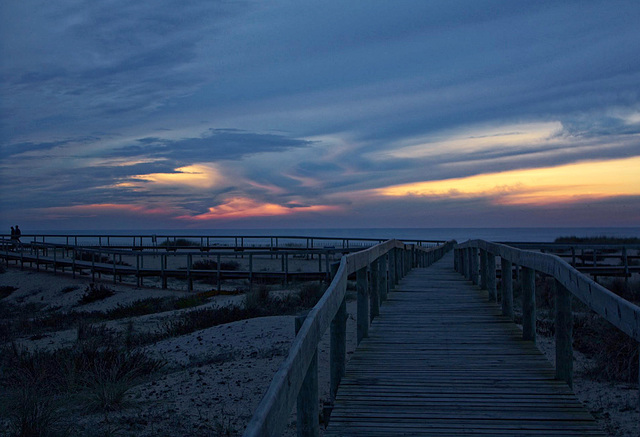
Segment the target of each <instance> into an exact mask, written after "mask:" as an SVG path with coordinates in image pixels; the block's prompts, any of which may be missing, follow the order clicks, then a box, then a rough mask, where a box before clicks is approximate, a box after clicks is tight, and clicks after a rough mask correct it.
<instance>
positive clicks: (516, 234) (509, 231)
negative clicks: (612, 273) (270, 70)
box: [25, 227, 640, 242]
mask: <svg viewBox="0 0 640 437" xmlns="http://www.w3.org/2000/svg"><path fill="white" fill-rule="evenodd" d="M33 234H47V235H104V236H106V235H129V236H133V235H146V236H149V235H158V236H163V237H164V236H190V237H202V236H220V237H224V236H256V237H259V236H265V237H268V236H273V237H286V236H289V237H329V238H335V239H343V238H373V239H381V240H387V239H390V238H396V239H399V240H407V241H415V240H426V241H445V240H456V241H458V242H463V241H466V240H470V239H483V240H488V241H499V242H553V241H554V240H555V239H556V238H557V237H563V236H577V237H596V236H602V235H607V236H612V237H640V227H632V228H604V227H603V228H344V229H338V228H336V229H303V228H300V229H147V230H104V229H102V230H82V231H34V232H33ZM25 237H28V235H25ZM28 239H30V238H28Z"/></svg>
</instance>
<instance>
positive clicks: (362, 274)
mask: <svg viewBox="0 0 640 437" xmlns="http://www.w3.org/2000/svg"><path fill="white" fill-rule="evenodd" d="M367 282H368V281H367V268H366V267H363V268H361V269H360V270H358V271H357V272H356V289H357V291H358V302H357V306H358V308H357V331H358V332H357V344H360V341H361V340H362V339H363V338H365V337H368V336H369V296H367V292H368V290H369V286H368V284H367Z"/></svg>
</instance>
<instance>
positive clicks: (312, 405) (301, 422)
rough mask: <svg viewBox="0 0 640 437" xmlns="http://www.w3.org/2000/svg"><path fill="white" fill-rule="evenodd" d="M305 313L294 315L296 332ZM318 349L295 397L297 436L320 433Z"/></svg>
mask: <svg viewBox="0 0 640 437" xmlns="http://www.w3.org/2000/svg"><path fill="white" fill-rule="evenodd" d="M306 318H307V313H305V314H303V315H299V316H297V317H296V334H297V333H298V331H300V328H301V327H302V324H303V323H304V320H305V319H306ZM319 414H320V409H319V407H318V349H317V348H316V352H315V353H314V354H313V358H311V362H310V363H309V367H308V368H307V373H306V374H305V377H304V380H303V381H302V386H301V387H300V391H299V392H298V399H297V415H296V417H297V423H296V429H297V431H298V437H316V436H318V435H320V424H319V421H318V417H319Z"/></svg>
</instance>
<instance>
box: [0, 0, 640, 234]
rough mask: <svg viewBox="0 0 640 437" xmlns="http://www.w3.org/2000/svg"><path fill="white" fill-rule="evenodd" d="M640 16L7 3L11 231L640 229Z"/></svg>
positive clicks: (507, 6) (417, 6) (421, 6)
mask: <svg viewBox="0 0 640 437" xmlns="http://www.w3.org/2000/svg"><path fill="white" fill-rule="evenodd" d="M639 22H640V2H638V1H636V0H631V1H618V0H606V1H589V0H580V1H568V0H567V1H518V0H504V1H493V0H488V1H478V0H466V1H465V0H459V1H455V2H452V1H448V0H443V1H438V0H431V1H424V0H418V1H408V0H398V1H390V0H389V1H380V0H367V1H344V0H340V1H334V0H325V1H322V2H320V1H283V0H274V1H268V2H264V1H257V0H256V1H231V0H224V1H217V0H192V1H183V0H154V1H143V0H140V1H136V2H132V1H130V0H102V1H99V2H96V1H86V0H57V1H55V2H51V1H44V0H42V1H41V0H4V1H3V2H2V3H0V194H1V196H0V230H2V232H8V228H9V226H13V225H15V224H19V225H20V227H21V229H22V230H23V232H26V231H28V230H29V229H38V230H82V229H113V230H116V229H141V230H142V229H216V228H285V229H286V228H292V229H293V228H347V227H356V228H364V227H372V228H386V227H421V228H422V227H423V228H429V227H545V226H552V227H585V226H586V227H595V226H606V227H624V226H639V225H640V56H639V55H638V54H639V53H640V26H638V23H639ZM5 228H6V230H5Z"/></svg>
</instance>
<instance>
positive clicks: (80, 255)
mask: <svg viewBox="0 0 640 437" xmlns="http://www.w3.org/2000/svg"><path fill="white" fill-rule="evenodd" d="M75 259H76V260H78V261H86V262H94V263H99V264H114V260H113V259H112V258H109V257H108V256H106V255H102V254H100V253H97V252H76V254H75ZM115 264H116V265H119V266H129V265H131V264H129V263H126V262H123V261H115Z"/></svg>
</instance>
